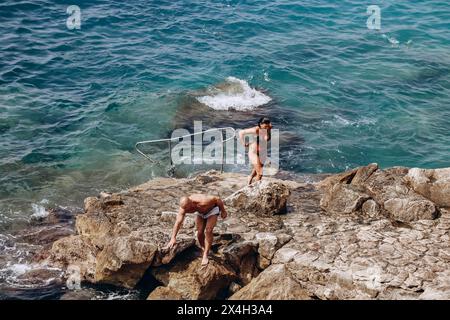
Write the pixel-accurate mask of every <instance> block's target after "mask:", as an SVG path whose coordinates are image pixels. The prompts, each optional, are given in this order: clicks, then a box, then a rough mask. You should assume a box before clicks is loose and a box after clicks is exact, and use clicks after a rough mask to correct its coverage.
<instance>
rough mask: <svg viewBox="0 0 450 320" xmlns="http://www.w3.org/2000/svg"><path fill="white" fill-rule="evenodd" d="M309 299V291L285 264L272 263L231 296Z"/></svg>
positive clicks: (238, 297)
mask: <svg viewBox="0 0 450 320" xmlns="http://www.w3.org/2000/svg"><path fill="white" fill-rule="evenodd" d="M309 299H311V298H310V296H309V295H308V293H307V292H306V291H305V290H304V289H303V287H302V286H301V285H300V284H299V283H298V282H297V281H296V280H295V279H294V278H293V276H292V274H291V273H290V272H289V270H288V269H287V268H286V266H285V265H284V264H274V265H271V266H270V267H269V268H267V269H266V270H264V271H263V272H261V273H260V274H259V276H257V277H256V278H255V279H253V280H252V281H251V282H250V283H249V284H248V285H246V286H245V287H243V288H242V289H241V290H239V291H238V292H236V293H235V294H233V295H232V296H231V297H230V300H309Z"/></svg>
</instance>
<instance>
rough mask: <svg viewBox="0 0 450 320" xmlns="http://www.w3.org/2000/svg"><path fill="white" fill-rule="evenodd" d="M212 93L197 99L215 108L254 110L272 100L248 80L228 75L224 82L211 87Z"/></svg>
mask: <svg viewBox="0 0 450 320" xmlns="http://www.w3.org/2000/svg"><path fill="white" fill-rule="evenodd" d="M208 91H210V93H209V94H208V95H205V96H201V97H197V100H198V101H199V102H200V103H202V104H204V105H207V106H208V107H210V108H212V109H215V110H237V111H246V110H253V109H255V108H257V107H259V106H262V105H265V104H267V103H268V102H270V101H271V100H272V98H270V97H269V96H267V95H265V94H264V93H262V92H260V91H258V90H256V89H254V88H252V87H250V85H249V84H248V82H247V81H245V80H241V79H238V78H235V77H228V78H227V79H226V80H225V83H224V84H221V85H218V86H215V87H213V88H210V89H209V90H208Z"/></svg>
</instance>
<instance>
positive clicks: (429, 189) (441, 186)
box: [405, 168, 450, 207]
mask: <svg viewBox="0 0 450 320" xmlns="http://www.w3.org/2000/svg"><path fill="white" fill-rule="evenodd" d="M405 180H406V181H407V183H409V185H410V186H411V187H412V188H413V189H414V191H416V192H417V193H419V194H421V195H422V196H424V197H425V198H427V199H429V200H431V201H433V202H434V203H435V204H436V205H437V206H440V207H450V168H445V169H419V168H412V169H410V170H409V171H408V174H407V175H406V176H405Z"/></svg>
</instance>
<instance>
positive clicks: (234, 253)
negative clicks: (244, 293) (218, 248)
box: [221, 241, 258, 285]
mask: <svg viewBox="0 0 450 320" xmlns="http://www.w3.org/2000/svg"><path fill="white" fill-rule="evenodd" d="M257 250H258V242H255V241H242V242H237V243H233V244H231V245H229V246H226V247H224V248H223V249H222V252H221V254H223V256H224V257H225V260H226V261H227V263H228V264H229V265H230V266H231V267H232V268H233V269H234V270H235V272H236V275H237V276H238V278H239V279H240V281H241V283H243V284H244V285H245V284H247V283H249V282H250V281H251V280H252V279H253V278H254V277H256V276H257V275H258V269H257V267H256V266H257V263H256V262H257V259H258V252H257Z"/></svg>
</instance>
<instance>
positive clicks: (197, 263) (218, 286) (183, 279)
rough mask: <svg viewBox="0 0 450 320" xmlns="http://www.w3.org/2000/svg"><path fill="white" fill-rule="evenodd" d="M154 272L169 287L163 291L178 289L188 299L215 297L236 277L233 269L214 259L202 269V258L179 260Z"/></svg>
mask: <svg viewBox="0 0 450 320" xmlns="http://www.w3.org/2000/svg"><path fill="white" fill-rule="evenodd" d="M152 273H153V275H154V277H155V278H156V279H157V280H158V281H160V282H161V283H162V284H163V285H164V286H165V287H166V288H167V289H164V291H163V292H164V293H165V294H167V292H171V293H172V294H173V291H176V292H178V293H179V294H180V296H181V297H182V298H183V299H186V300H199V299H214V298H215V297H216V296H217V295H218V293H219V292H220V291H221V290H224V289H226V288H228V286H229V285H230V284H231V282H232V281H233V280H234V279H235V278H236V275H235V273H234V272H233V270H231V269H230V268H228V267H227V266H226V265H224V264H223V263H222V262H221V261H215V260H214V259H210V260H209V264H208V265H207V266H206V267H204V268H203V269H202V268H201V259H200V258H197V259H194V260H192V261H190V262H188V263H187V264H185V263H184V262H178V263H177V264H175V265H173V266H170V267H160V268H155V269H153V271H152ZM160 290H162V289H160ZM151 297H152V298H154V297H155V295H153V296H152V295H151Z"/></svg>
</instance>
